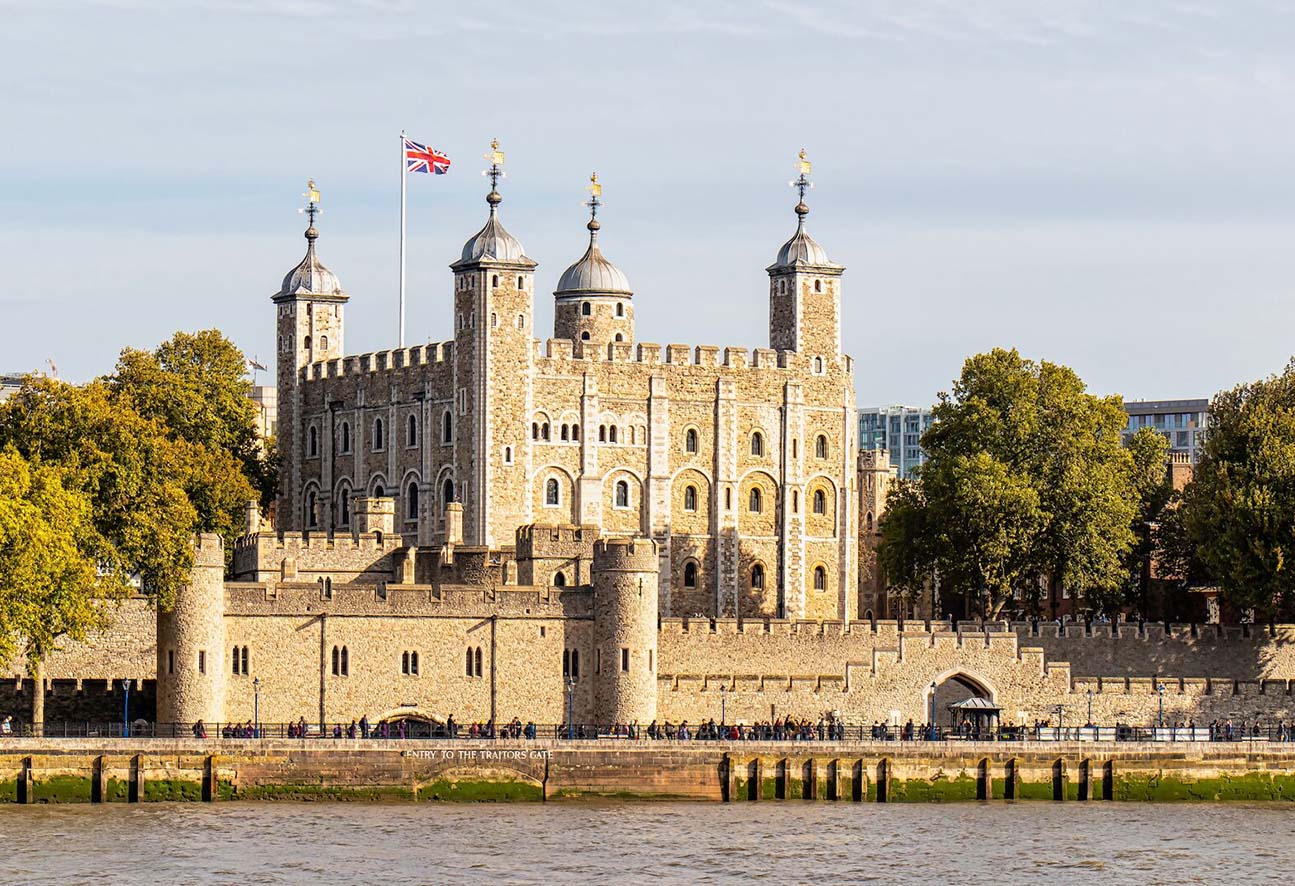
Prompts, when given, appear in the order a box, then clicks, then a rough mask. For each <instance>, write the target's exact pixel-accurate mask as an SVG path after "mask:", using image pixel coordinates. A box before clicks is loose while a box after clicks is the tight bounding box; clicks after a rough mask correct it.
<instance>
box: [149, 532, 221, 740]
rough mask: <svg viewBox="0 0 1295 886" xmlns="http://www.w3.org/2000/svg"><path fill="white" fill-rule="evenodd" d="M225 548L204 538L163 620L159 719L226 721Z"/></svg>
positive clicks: (209, 535) (197, 544)
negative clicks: (190, 569) (186, 580)
mask: <svg viewBox="0 0 1295 886" xmlns="http://www.w3.org/2000/svg"><path fill="white" fill-rule="evenodd" d="M224 713H225V547H224V545H223V544H222V542H221V539H220V536H219V535H215V534H213V533H204V534H202V535H199V536H198V537H197V539H196V541H195V543H194V559H193V572H192V573H191V575H190V576H189V582H188V583H187V584H186V585H184V586H183V587H182V588H180V590H179V591H177V592H176V595H175V606H174V607H173V608H172V609H171V610H170V611H169V612H161V611H159V612H158V615H157V719H158V722H160V723H195V722H197V721H198V720H204V721H206V722H207V723H208V724H215V723H218V722H220V721H222V720H224V719H225V716H224Z"/></svg>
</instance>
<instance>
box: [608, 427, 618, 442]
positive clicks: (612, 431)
mask: <svg viewBox="0 0 1295 886" xmlns="http://www.w3.org/2000/svg"><path fill="white" fill-rule="evenodd" d="M607 442H608V443H615V442H616V425H612V426H611V427H609V428H608V429H607Z"/></svg>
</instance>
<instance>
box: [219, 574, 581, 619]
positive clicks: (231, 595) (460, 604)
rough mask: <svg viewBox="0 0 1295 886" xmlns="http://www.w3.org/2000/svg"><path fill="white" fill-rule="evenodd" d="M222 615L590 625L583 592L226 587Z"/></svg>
mask: <svg viewBox="0 0 1295 886" xmlns="http://www.w3.org/2000/svg"><path fill="white" fill-rule="evenodd" d="M225 614H226V616H228V617H240V616H245V617H252V616H257V617H265V616H311V617H314V616H318V615H328V616H345V617H348V618H350V617H372V618H390V617H410V618H415V617H418V618H473V619H482V618H492V617H494V618H543V619H552V618H571V619H591V618H592V617H593V595H592V594H591V593H590V592H589V590H588V589H575V588H569V589H560V588H547V587H534V588H533V587H516V586H515V587H493V588H483V587H470V586H455V585H449V584H443V585H387V586H375V585H371V584H361V583H354V584H339V585H334V586H332V588H331V590H329V591H327V592H326V591H324V590H323V589H321V588H320V587H319V585H318V584H316V583H304V582H280V583H277V584H265V583H256V582H231V583H229V584H227V585H226V586H225Z"/></svg>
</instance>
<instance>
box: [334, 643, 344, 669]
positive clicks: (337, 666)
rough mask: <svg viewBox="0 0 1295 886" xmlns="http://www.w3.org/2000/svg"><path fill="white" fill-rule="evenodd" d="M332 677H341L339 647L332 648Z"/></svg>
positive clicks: (340, 651) (340, 653)
mask: <svg viewBox="0 0 1295 886" xmlns="http://www.w3.org/2000/svg"><path fill="white" fill-rule="evenodd" d="M333 676H334V677H340V676H342V650H341V648H340V647H337V646H334V647H333Z"/></svg>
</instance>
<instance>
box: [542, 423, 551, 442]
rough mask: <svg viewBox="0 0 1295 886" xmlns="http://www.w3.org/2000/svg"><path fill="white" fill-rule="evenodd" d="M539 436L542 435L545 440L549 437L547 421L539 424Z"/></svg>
mask: <svg viewBox="0 0 1295 886" xmlns="http://www.w3.org/2000/svg"><path fill="white" fill-rule="evenodd" d="M540 436H542V437H543V438H544V439H545V440H547V439H548V438H549V423H548V422H545V423H544V424H543V425H541V426H540Z"/></svg>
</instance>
